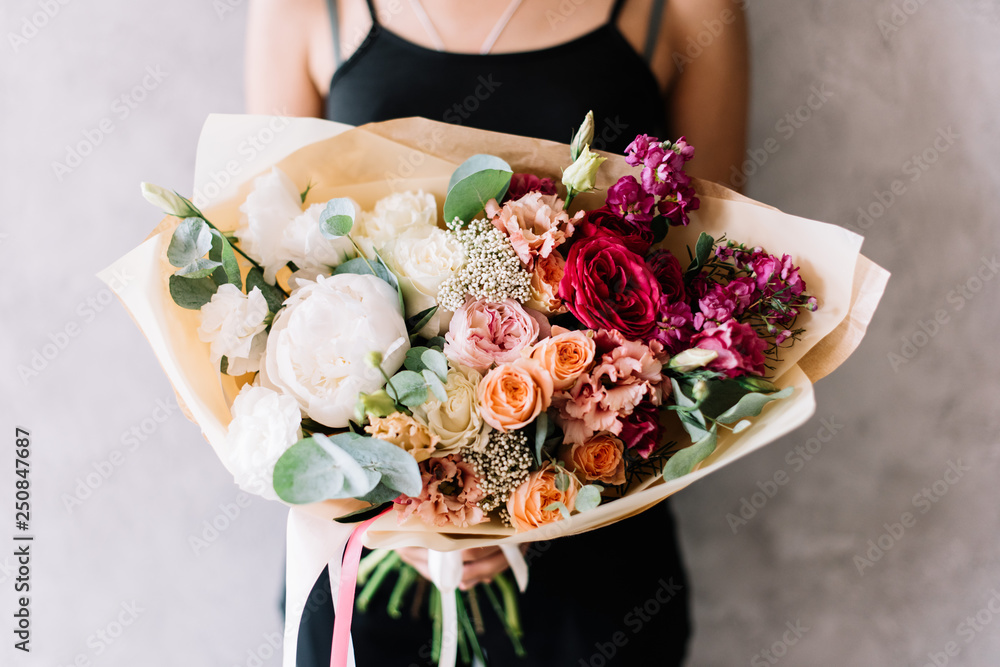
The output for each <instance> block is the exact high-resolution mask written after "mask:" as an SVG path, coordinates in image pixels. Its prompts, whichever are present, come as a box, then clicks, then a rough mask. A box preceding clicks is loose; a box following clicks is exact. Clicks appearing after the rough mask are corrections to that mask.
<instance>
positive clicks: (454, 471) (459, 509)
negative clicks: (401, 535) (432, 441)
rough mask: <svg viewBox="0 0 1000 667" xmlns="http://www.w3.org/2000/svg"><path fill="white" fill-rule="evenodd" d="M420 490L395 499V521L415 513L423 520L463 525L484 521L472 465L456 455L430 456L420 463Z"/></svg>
mask: <svg viewBox="0 0 1000 667" xmlns="http://www.w3.org/2000/svg"><path fill="white" fill-rule="evenodd" d="M420 477H421V480H422V481H423V490H422V491H421V492H420V495H419V496H417V497H410V496H400V498H398V499H397V500H396V510H397V511H398V512H399V517H398V518H399V522H400V523H402V522H404V521H406V520H407V519H409V518H410V517H411V516H413V515H414V514H416V515H417V516H419V517H420V518H421V519H422V520H423V522H424V523H426V524H428V525H431V526H437V527H439V528H440V527H444V526H449V525H451V526H456V527H458V528H466V527H468V526H474V525H476V524H477V523H482V522H483V521H486V515H485V514H484V513H483V510H482V509H480V508H479V506H478V503H479V501H480V500H481V499H482V498H483V495H484V493H483V490H482V488H481V487H480V486H479V480H478V479H477V478H476V473H475V471H474V470H473V468H472V466H471V465H470V464H468V463H466V462H465V461H463V460H462V459H461V457H460V456H459V455H457V454H449V455H448V456H443V457H438V458H430V459H427V460H426V461H424V462H423V463H421V464H420Z"/></svg>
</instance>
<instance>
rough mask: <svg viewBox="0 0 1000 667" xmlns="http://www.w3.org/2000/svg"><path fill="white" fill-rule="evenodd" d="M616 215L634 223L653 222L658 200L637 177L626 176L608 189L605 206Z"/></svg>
mask: <svg viewBox="0 0 1000 667" xmlns="http://www.w3.org/2000/svg"><path fill="white" fill-rule="evenodd" d="M605 205H606V206H607V207H608V208H609V209H611V210H612V211H614V213H615V214H616V215H618V216H619V217H621V218H625V219H626V220H631V221H633V222H651V221H652V220H653V207H654V206H655V205H656V198H655V197H653V195H651V194H649V193H648V192H646V191H645V190H644V189H643V188H642V185H640V183H639V181H637V180H636V179H635V176H632V175H626V176H622V177H621V178H619V179H618V182H617V183H615V184H614V185H612V186H611V187H610V188H608V197H607V200H606V204H605Z"/></svg>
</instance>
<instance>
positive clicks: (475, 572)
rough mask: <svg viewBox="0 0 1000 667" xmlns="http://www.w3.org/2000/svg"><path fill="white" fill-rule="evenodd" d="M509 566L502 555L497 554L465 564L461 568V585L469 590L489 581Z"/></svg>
mask: <svg viewBox="0 0 1000 667" xmlns="http://www.w3.org/2000/svg"><path fill="white" fill-rule="evenodd" d="M509 566H510V565H509V563H507V558H506V557H505V556H504V555H503V553H497V554H495V555H493V556H490V557H488V558H482V559H480V560H477V561H475V562H472V563H466V564H465V566H464V567H463V568H462V585H463V586H464V587H465V588H469V587H471V586H474V585H475V584H477V583H479V582H481V581H490V580H492V579H493V577H495V576H496V575H498V574H499V573H501V572H503V571H504V570H506V569H507V568H508V567H509ZM463 590H464V589H463Z"/></svg>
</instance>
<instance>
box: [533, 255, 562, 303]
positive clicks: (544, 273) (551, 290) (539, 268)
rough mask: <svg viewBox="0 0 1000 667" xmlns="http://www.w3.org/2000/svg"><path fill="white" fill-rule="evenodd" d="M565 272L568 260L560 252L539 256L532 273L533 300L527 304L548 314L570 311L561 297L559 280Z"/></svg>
mask: <svg viewBox="0 0 1000 667" xmlns="http://www.w3.org/2000/svg"><path fill="white" fill-rule="evenodd" d="M565 273H566V260H565V259H563V256H562V255H560V254H559V253H557V252H554V253H552V254H551V255H549V256H548V257H542V258H539V259H538V261H537V262H535V270H534V271H533V272H532V274H531V300H530V301H528V304H527V305H528V306H530V307H531V308H534V309H535V310H540V311H541V312H543V313H546V314H548V315H559V314H561V313H565V312H568V311H569V309H568V308H567V307H566V306H565V304H563V301H562V299H560V298H559V282H560V281H561V280H562V278H563V275H564V274H565Z"/></svg>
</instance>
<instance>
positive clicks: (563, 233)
mask: <svg viewBox="0 0 1000 667" xmlns="http://www.w3.org/2000/svg"><path fill="white" fill-rule="evenodd" d="M486 215H488V216H489V217H490V219H491V220H492V222H493V226H494V227H496V228H497V229H499V230H500V231H502V232H503V233H504V234H506V235H507V238H509V239H510V244H511V246H512V247H513V248H514V252H515V253H517V257H518V259H520V260H521V264H523V265H524V266H526V267H528V268H532V267H533V266H534V265H535V260H536V259H537V258H539V257H548V256H549V255H550V254H552V251H553V250H555V249H556V248H558V247H559V246H561V245H562V244H563V243H565V242H566V240H567V239H568V238H570V237H571V236H573V231H574V229H575V227H574V223H575V222H577V221H578V220H580V218H582V217H583V216H584V212H583V211H578V212H577V213H576V215H574V216H573V217H572V218H570V217H569V213H567V212H566V211H564V210H563V201H562V200H561V199H559V198H558V197H557V196H556V195H543V194H542V193H541V192H529V193H528V194H526V195H524V196H522V197H520V198H519V199H512V200H510V201H508V202H507V203H506V204H504V205H503V206H502V207H501V206H500V205H498V204H497V203H496V200H494V199H491V200H490V201H489V202H487V204H486Z"/></svg>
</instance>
